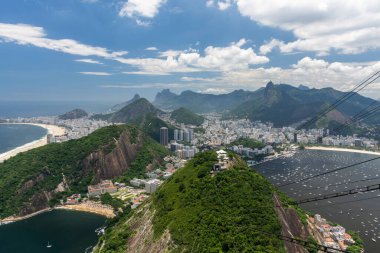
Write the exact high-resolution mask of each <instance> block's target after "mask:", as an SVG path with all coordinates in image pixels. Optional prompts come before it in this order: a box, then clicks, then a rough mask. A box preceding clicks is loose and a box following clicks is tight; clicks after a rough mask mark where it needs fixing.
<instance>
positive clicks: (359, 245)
mask: <svg viewBox="0 0 380 253" xmlns="http://www.w3.org/2000/svg"><path fill="white" fill-rule="evenodd" d="M347 233H348V234H350V235H351V236H352V239H354V241H355V242H356V243H355V244H354V245H351V246H349V247H348V248H347V251H348V252H351V253H361V252H362V250H363V248H364V246H363V240H362V239H361V238H360V236H359V235H358V233H357V232H355V231H347Z"/></svg>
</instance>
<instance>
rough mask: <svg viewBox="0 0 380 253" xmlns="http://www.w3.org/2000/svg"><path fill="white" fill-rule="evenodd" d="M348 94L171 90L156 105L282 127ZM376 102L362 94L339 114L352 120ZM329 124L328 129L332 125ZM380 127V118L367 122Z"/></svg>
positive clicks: (269, 88) (287, 88) (274, 88)
mask: <svg viewBox="0 0 380 253" xmlns="http://www.w3.org/2000/svg"><path fill="white" fill-rule="evenodd" d="M345 94H347V93H345V92H342V91H338V90H335V89H333V88H331V87H328V88H322V89H316V88H311V89H310V88H308V87H306V86H299V87H294V86H291V85H288V84H273V83H272V82H269V83H268V84H267V85H266V86H265V87H263V88H260V89H258V90H256V91H245V90H235V91H233V92H231V93H227V94H221V95H214V94H203V93H196V92H193V91H183V92H182V93H180V94H179V95H177V94H174V93H172V92H171V91H170V90H163V91H162V92H159V93H157V95H156V98H155V100H154V102H153V104H154V105H155V106H157V107H158V108H161V109H164V110H175V109H178V108H180V107H185V108H191V110H192V111H193V112H195V113H208V112H219V113H223V115H224V117H225V118H248V119H250V120H252V121H264V122H267V121H268V122H273V123H274V125H275V126H278V127H282V126H286V125H291V124H296V123H299V122H301V121H304V120H307V119H308V118H311V117H312V116H314V115H316V114H317V113H318V112H320V111H321V110H322V109H323V108H326V107H328V106H329V105H331V104H333V103H334V102H335V101H336V100H338V99H339V98H341V97H343V96H344V95H345ZM373 102H374V100H373V99H371V98H368V97H364V96H362V95H360V94H356V95H354V96H352V97H351V98H350V99H349V100H347V101H346V102H345V103H343V104H341V105H340V106H339V107H338V108H336V110H337V111H338V112H339V114H342V115H343V116H344V117H346V118H349V117H351V116H353V115H355V114H356V113H358V112H359V111H361V110H363V109H364V108H365V107H366V106H368V105H369V104H371V103H373ZM331 120H332V121H334V119H332V118H330V119H329V121H325V122H326V124H327V125H324V127H326V126H328V125H329V124H330V123H329V122H330V121H331ZM365 122H368V123H380V114H379V113H378V114H377V115H375V117H372V118H371V119H369V120H367V121H365Z"/></svg>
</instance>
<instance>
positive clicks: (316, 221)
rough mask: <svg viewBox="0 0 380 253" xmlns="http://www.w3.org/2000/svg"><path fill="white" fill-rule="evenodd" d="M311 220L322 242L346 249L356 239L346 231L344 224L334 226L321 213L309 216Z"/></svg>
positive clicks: (335, 247)
mask: <svg viewBox="0 0 380 253" xmlns="http://www.w3.org/2000/svg"><path fill="white" fill-rule="evenodd" d="M309 221H310V222H311V223H312V224H313V225H314V227H315V228H316V230H317V233H318V234H319V236H318V237H319V239H320V240H321V242H322V244H323V245H324V246H327V247H331V248H334V249H339V250H346V249H347V248H348V247H349V246H350V245H353V244H354V243H355V241H354V240H353V239H352V237H351V235H349V234H348V233H346V229H345V228H344V227H342V226H332V225H330V224H328V223H327V222H326V219H324V218H322V217H321V216H320V215H319V214H316V215H314V217H309Z"/></svg>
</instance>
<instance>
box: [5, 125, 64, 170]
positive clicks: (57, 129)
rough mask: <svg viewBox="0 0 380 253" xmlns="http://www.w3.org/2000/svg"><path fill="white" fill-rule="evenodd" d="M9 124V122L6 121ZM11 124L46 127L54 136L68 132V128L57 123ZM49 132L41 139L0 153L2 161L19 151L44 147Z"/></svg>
mask: <svg viewBox="0 0 380 253" xmlns="http://www.w3.org/2000/svg"><path fill="white" fill-rule="evenodd" d="M6 124H9V123H6ZM11 124H27V125H34V126H39V127H42V128H45V129H46V130H47V134H52V135H54V136H62V135H64V134H65V133H66V129H65V128H63V127H59V126H55V125H47V124H34V123H11ZM47 134H46V135H44V136H43V137H42V138H41V139H39V140H35V141H32V142H29V143H26V144H24V145H23V146H20V147H17V148H15V149H12V150H10V151H8V152H5V153H2V154H0V163H2V162H4V161H5V160H8V159H9V158H11V157H13V156H16V155H17V154H19V153H22V152H26V151H29V150H31V149H35V148H38V147H42V146H44V145H46V144H47Z"/></svg>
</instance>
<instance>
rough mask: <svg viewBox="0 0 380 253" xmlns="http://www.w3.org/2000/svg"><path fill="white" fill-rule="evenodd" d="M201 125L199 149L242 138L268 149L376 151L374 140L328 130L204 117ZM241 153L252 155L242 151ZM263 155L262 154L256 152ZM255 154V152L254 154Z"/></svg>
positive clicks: (198, 135) (214, 115) (196, 134)
mask: <svg viewBox="0 0 380 253" xmlns="http://www.w3.org/2000/svg"><path fill="white" fill-rule="evenodd" d="M205 117H206V119H207V120H205V121H204V123H203V124H202V128H203V130H204V133H194V137H193V143H194V144H197V145H203V144H205V145H209V146H220V145H229V144H230V143H232V142H233V141H235V140H237V139H239V138H249V139H256V140H259V141H261V142H262V143H264V144H265V145H271V146H274V145H277V146H278V145H282V144H285V145H290V144H302V145H308V144H310V145H313V144H317V145H328V146H341V147H362V148H367V149H377V148H378V142H377V141H376V140H374V139H368V138H364V137H358V136H357V135H352V136H333V135H330V132H329V129H309V130H297V129H296V128H294V127H281V128H275V127H273V124H272V123H262V122H251V121H249V120H247V119H234V120H221V116H220V115H217V114H209V115H205ZM241 152H243V153H244V152H245V153H247V152H249V151H247V150H244V151H243V150H242V151H241ZM256 152H260V151H256ZM251 153H252V151H251Z"/></svg>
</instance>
